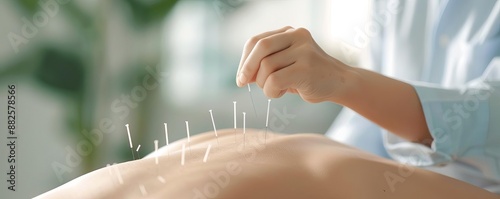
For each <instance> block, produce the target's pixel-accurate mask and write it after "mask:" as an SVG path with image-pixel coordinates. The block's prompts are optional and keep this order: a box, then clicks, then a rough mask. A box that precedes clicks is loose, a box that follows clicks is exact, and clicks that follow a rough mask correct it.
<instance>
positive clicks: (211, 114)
mask: <svg viewBox="0 0 500 199" xmlns="http://www.w3.org/2000/svg"><path fill="white" fill-rule="evenodd" d="M208 112H209V113H210V118H212V125H213V126H214V133H215V138H217V145H219V136H218V135H217V128H215V121H214V114H213V113H212V110H208Z"/></svg>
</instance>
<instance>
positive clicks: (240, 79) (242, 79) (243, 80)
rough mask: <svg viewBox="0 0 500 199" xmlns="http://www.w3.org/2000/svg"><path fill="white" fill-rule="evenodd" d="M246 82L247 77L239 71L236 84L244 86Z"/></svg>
mask: <svg viewBox="0 0 500 199" xmlns="http://www.w3.org/2000/svg"><path fill="white" fill-rule="evenodd" d="M247 83H248V77H247V76H246V75H245V74H244V73H243V72H240V74H239V75H238V86H240V87H242V86H245V85H246V84H247Z"/></svg>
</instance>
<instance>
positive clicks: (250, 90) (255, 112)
mask: <svg viewBox="0 0 500 199" xmlns="http://www.w3.org/2000/svg"><path fill="white" fill-rule="evenodd" d="M247 87H248V94H249V95H250V100H251V101H252V106H253V112H254V114H255V117H257V109H255V103H254V101H253V96H252V89H250V84H247Z"/></svg>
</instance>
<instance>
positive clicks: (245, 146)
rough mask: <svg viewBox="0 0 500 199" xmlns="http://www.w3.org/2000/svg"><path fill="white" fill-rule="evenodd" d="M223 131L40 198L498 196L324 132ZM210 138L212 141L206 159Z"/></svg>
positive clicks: (102, 171) (494, 198) (101, 171)
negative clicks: (326, 135)
mask: <svg viewBox="0 0 500 199" xmlns="http://www.w3.org/2000/svg"><path fill="white" fill-rule="evenodd" d="M218 133H219V143H217V140H216V139H215V137H214V134H213V132H207V133H203V134H200V135H197V136H193V137H192V138H191V142H190V143H189V145H188V143H187V141H186V140H185V139H184V140H179V141H177V142H175V143H173V144H171V145H170V146H169V148H166V147H163V148H161V149H160V150H158V152H157V153H152V154H150V155H148V156H147V157H145V158H143V159H140V160H135V161H129V162H124V163H120V164H115V165H113V166H109V167H105V168H101V169H98V170H96V171H93V172H90V173H88V174H86V175H83V176H81V177H79V178H77V179H74V180H73V181H70V182H68V183H66V184H64V185H62V186H60V187H58V188H56V189H53V190H51V191H49V192H47V193H45V194H42V195H40V196H38V197H37V198H176V199H201V198H217V199H235V198H238V199H250V198H259V199H271V198H287V199H299V198H301V199H303V198H318V199H322V198H324V199H327V198H328V199H332V198H354V199H356V198H407V199H412V198H429V199H432V198H436V199H437V198H483V199H490V198H491V199H498V198H500V197H498V196H497V195H494V194H492V193H489V192H487V191H485V190H483V189H481V188H477V187H474V186H472V185H469V184H467V183H464V182H461V181H458V180H455V179H452V178H449V177H446V176H443V175H440V174H437V173H433V172H430V171H427V170H423V169H420V168H415V167H411V166H407V165H404V164H399V163H396V162H394V161H391V160H387V159H383V158H380V157H377V156H374V155H371V154H368V153H365V152H362V151H359V150H357V149H354V148H351V147H348V146H346V145H343V144H340V143H338V142H335V141H332V140H330V139H328V138H326V137H324V136H321V135H314V134H297V135H281V134H275V133H269V134H268V135H267V136H268V137H267V141H265V140H264V132H263V131H259V130H250V129H247V132H246V137H245V140H246V142H245V143H243V140H244V139H243V135H242V130H241V129H238V130H237V133H236V134H235V132H234V130H233V129H227V130H220V131H218ZM182 144H185V164H184V165H181V156H182ZM209 144H211V145H212V148H211V151H210V153H209V155H208V158H207V162H203V159H204V156H205V152H206V149H207V147H208V145H209ZM156 156H158V164H156V162H155V158H156ZM117 173H120V175H118V174H117ZM119 176H120V177H121V180H120V177H119ZM160 177H161V179H162V180H163V182H162V181H161V180H159V178H160ZM141 187H142V188H141ZM141 189H142V191H141Z"/></svg>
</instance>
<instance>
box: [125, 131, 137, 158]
mask: <svg viewBox="0 0 500 199" xmlns="http://www.w3.org/2000/svg"><path fill="white" fill-rule="evenodd" d="M125 127H127V135H128V143H129V145H130V151H132V158H133V159H134V160H135V153H134V145H132V138H131V137H130V128H129V125H128V124H125Z"/></svg>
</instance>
